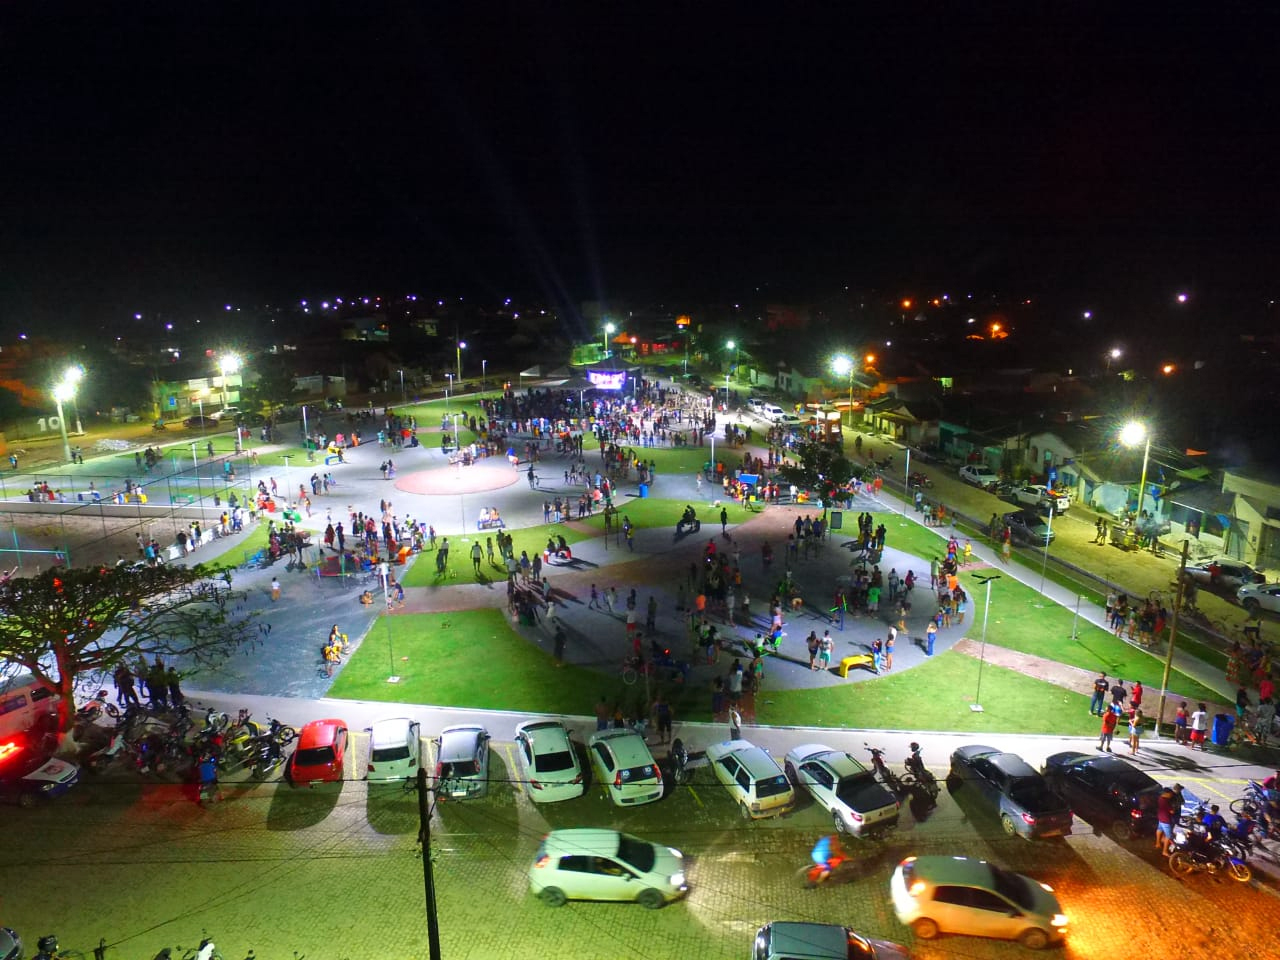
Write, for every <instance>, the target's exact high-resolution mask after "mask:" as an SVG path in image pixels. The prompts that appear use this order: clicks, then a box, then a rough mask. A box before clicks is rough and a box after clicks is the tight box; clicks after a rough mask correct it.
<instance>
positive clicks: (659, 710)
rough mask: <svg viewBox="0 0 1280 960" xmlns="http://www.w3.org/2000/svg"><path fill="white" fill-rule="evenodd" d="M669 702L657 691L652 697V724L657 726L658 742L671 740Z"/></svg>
mask: <svg viewBox="0 0 1280 960" xmlns="http://www.w3.org/2000/svg"><path fill="white" fill-rule="evenodd" d="M671 720H672V711H671V704H670V703H668V702H667V699H666V697H664V696H663V695H662V693H661V691H659V693H658V695H657V696H656V697H654V699H653V724H654V726H656V727H657V728H658V742H659V743H663V744H665V743H668V742H670V740H671Z"/></svg>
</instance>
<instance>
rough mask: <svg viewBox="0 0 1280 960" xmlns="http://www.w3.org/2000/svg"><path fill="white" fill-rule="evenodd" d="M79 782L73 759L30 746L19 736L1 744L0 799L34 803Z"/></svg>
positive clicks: (78, 769) (59, 794) (51, 796)
mask: <svg viewBox="0 0 1280 960" xmlns="http://www.w3.org/2000/svg"><path fill="white" fill-rule="evenodd" d="M79 782H80V768H79V767H78V766H76V765H75V764H74V763H69V762H68V761H66V760H59V759H57V758H55V757H50V756H49V755H48V754H47V753H44V752H42V751H39V750H33V749H31V748H30V747H29V746H27V745H26V744H25V742H23V741H22V740H10V741H9V742H7V743H3V744H0V801H4V802H5V803H16V804H17V805H18V806H20V807H34V806H35V805H36V803H37V802H38V801H40V800H51V799H53V798H54V797H60V796H62V795H63V794H64V793H66V792H67V791H68V790H70V789H71V788H72V787H74V786H75V785H76V784H77V783H79Z"/></svg>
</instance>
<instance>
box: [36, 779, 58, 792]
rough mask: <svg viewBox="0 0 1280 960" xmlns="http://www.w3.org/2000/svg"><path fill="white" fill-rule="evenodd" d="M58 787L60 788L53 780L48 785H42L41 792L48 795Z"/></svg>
mask: <svg viewBox="0 0 1280 960" xmlns="http://www.w3.org/2000/svg"><path fill="white" fill-rule="evenodd" d="M57 786H58V785H57V784H56V783H54V782H53V781H52V780H51V781H49V782H48V783H42V784H41V785H40V792H41V793H48V792H49V791H50V790H53V789H55V788H56V787H57Z"/></svg>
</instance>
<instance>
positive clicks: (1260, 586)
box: [1236, 583, 1280, 616]
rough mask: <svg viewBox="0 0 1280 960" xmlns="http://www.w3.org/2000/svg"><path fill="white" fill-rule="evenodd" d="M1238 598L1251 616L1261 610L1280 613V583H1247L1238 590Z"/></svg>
mask: <svg viewBox="0 0 1280 960" xmlns="http://www.w3.org/2000/svg"><path fill="white" fill-rule="evenodd" d="M1236 599H1237V600H1239V601H1240V606H1242V607H1244V608H1245V609H1246V610H1248V611H1249V614H1250V615H1251V616H1256V615H1257V613H1258V611H1259V610H1266V611H1267V612H1269V613H1280V583H1247V584H1245V585H1244V586H1243V587H1241V588H1240V589H1239V590H1237V591H1236Z"/></svg>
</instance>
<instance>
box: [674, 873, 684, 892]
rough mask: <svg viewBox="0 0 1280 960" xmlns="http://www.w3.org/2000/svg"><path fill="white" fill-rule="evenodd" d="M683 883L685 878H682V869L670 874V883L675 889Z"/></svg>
mask: <svg viewBox="0 0 1280 960" xmlns="http://www.w3.org/2000/svg"><path fill="white" fill-rule="evenodd" d="M684 883H685V880H684V871H683V870H677V871H676V872H675V873H673V874H672V875H671V885H672V886H673V887H676V888H677V889H679V888H680V887H683V886H684Z"/></svg>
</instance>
